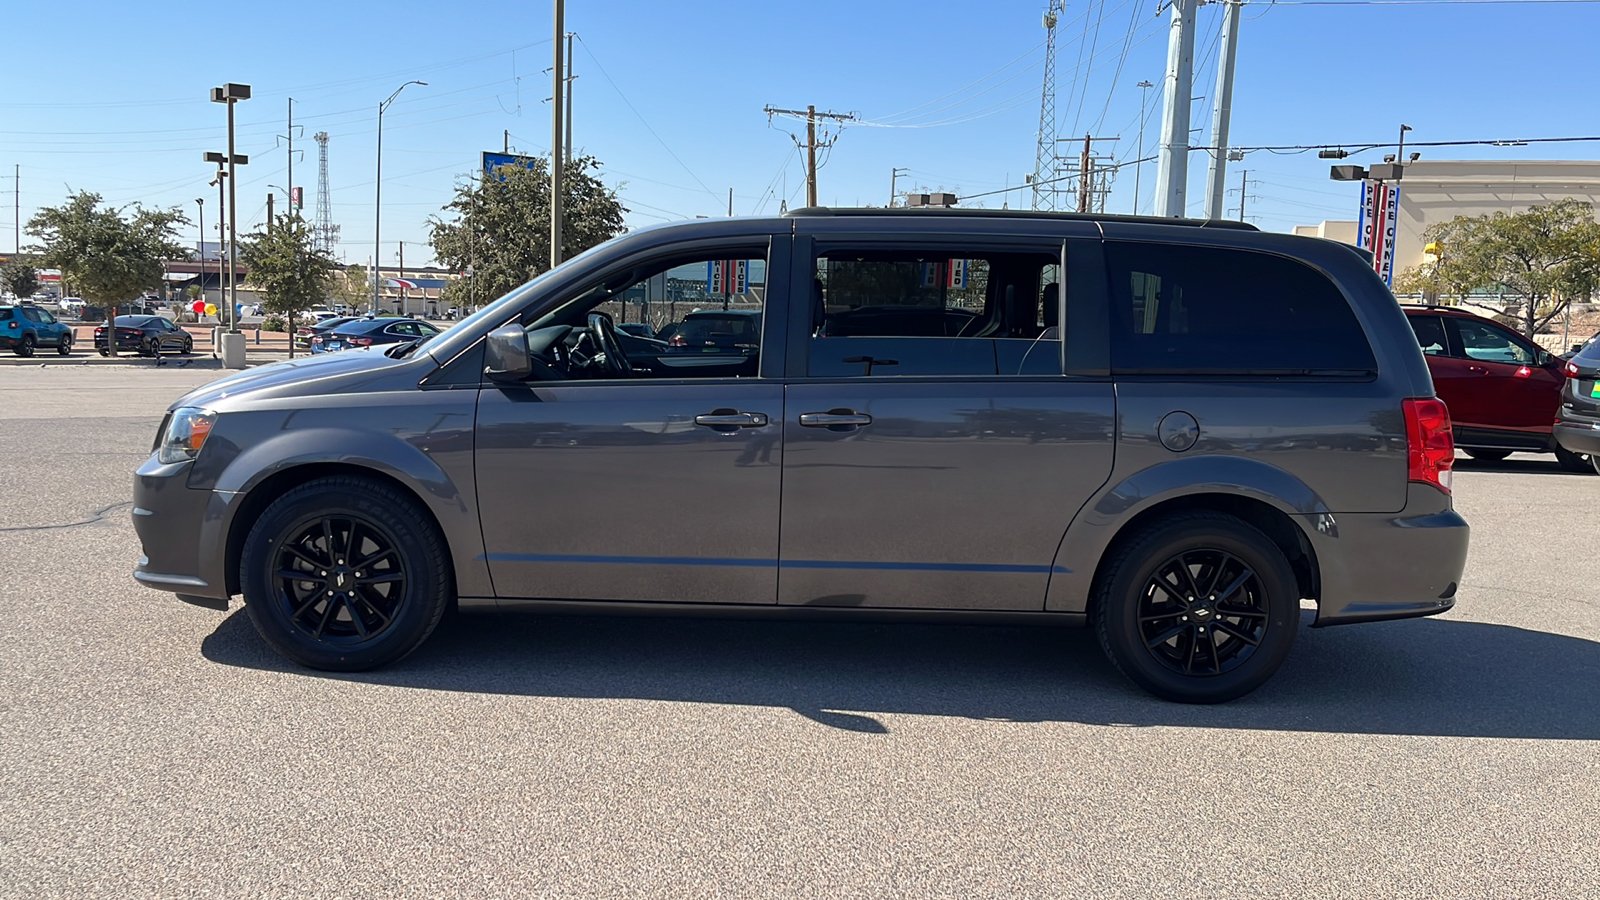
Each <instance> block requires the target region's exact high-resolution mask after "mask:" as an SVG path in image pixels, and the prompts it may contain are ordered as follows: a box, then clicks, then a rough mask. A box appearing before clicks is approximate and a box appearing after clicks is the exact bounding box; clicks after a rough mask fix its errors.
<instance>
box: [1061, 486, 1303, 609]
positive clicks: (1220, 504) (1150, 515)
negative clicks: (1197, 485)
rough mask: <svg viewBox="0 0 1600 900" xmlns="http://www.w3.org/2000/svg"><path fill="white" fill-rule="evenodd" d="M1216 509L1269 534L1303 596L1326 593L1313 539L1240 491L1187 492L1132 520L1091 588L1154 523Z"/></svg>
mask: <svg viewBox="0 0 1600 900" xmlns="http://www.w3.org/2000/svg"><path fill="white" fill-rule="evenodd" d="M1186 512H1214V513H1221V514H1222V515H1226V516H1231V517H1232V518H1235V519H1238V520H1240V521H1241V522H1244V523H1245V524H1246V525H1249V526H1251V527H1253V528H1255V529H1256V530H1257V531H1259V532H1261V533H1262V534H1264V535H1266V537H1267V540H1270V541H1272V543H1273V544H1274V545H1276V546H1277V548H1278V549H1279V550H1280V551H1281V552H1282V553H1283V556H1284V559H1286V560H1287V561H1288V563H1289V568H1290V569H1291V570H1292V571H1293V572H1294V580H1295V585H1296V586H1297V587H1298V588H1299V591H1300V596H1301V597H1309V598H1311V599H1313V600H1315V599H1318V598H1320V597H1321V596H1322V571H1321V568H1320V567H1319V565H1318V563H1317V555H1316V551H1315V549H1313V548H1312V546H1311V540H1310V538H1308V537H1306V534H1305V532H1304V531H1302V530H1301V529H1300V527H1299V526H1298V525H1296V524H1295V522H1294V520H1293V519H1292V518H1290V517H1289V515H1288V514H1287V513H1285V512H1284V511H1283V510H1281V509H1278V508H1276V507H1274V506H1272V505H1271V504H1269V503H1267V502H1265V501H1262V500H1257V499H1255V498H1253V497H1245V496H1241V495H1238V494H1219V493H1203V494H1185V495H1183V496H1180V497H1173V498H1171V499H1169V500H1165V501H1162V502H1160V503H1156V504H1154V505H1152V506H1150V507H1148V508H1146V509H1145V510H1143V511H1142V512H1140V513H1138V514H1136V515H1135V516H1133V518H1131V519H1129V520H1128V521H1127V522H1126V523H1125V524H1124V525H1123V526H1122V527H1121V528H1119V529H1117V532H1116V534H1115V535H1114V536H1113V537H1112V538H1111V540H1110V542H1108V543H1107V544H1106V546H1105V549H1104V550H1103V551H1101V554H1100V558H1099V559H1098V560H1097V561H1096V562H1095V568H1094V575H1093V576H1092V578H1091V579H1090V582H1089V583H1090V585H1091V587H1090V590H1091V591H1096V590H1099V589H1100V587H1101V582H1102V579H1103V578H1104V577H1105V573H1106V569H1107V565H1108V563H1109V561H1110V560H1112V559H1114V558H1115V557H1116V554H1117V551H1118V550H1120V549H1121V548H1122V547H1123V545H1125V544H1126V543H1127V542H1128V541H1131V540H1133V539H1134V538H1136V537H1138V536H1139V535H1140V534H1142V533H1143V532H1144V531H1145V530H1146V529H1148V528H1149V527H1150V526H1151V525H1152V524H1153V523H1155V522H1159V521H1160V520H1162V519H1164V518H1167V517H1169V516H1172V515H1176V514H1178V513H1186Z"/></svg>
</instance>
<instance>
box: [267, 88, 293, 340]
mask: <svg viewBox="0 0 1600 900" xmlns="http://www.w3.org/2000/svg"><path fill="white" fill-rule="evenodd" d="M284 199H285V200H288V201H289V215H291V216H292V215H294V98H293V97H290V98H289V196H288V197H285V198H284ZM267 221H268V222H270V221H272V214H271V213H268V214H267ZM289 343H290V344H293V343H294V341H292V340H291V341H290V342H289Z"/></svg>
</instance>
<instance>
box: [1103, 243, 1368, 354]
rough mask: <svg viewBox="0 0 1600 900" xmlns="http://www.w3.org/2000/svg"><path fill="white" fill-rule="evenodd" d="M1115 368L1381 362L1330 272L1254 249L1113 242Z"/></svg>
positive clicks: (1109, 259) (1110, 254)
mask: <svg viewBox="0 0 1600 900" xmlns="http://www.w3.org/2000/svg"><path fill="white" fill-rule="evenodd" d="M1106 264H1107V268H1108V270H1109V271H1108V275H1109V278H1110V285H1111V303H1112V318H1111V322H1112V328H1111V332H1112V333H1111V366H1112V370H1113V371H1114V372H1119V373H1148V374H1213V373H1214V374H1219V375H1229V374H1233V375H1257V374H1289V375H1292V374H1321V373H1329V374H1335V373H1340V374H1346V373H1347V374H1355V373H1367V372H1371V371H1373V370H1375V369H1376V368H1377V364H1376V362H1375V360H1374V357H1373V354H1372V348H1371V346H1370V345H1369V344H1368V343H1367V337H1366V334H1365V332H1363V331H1362V330H1361V325H1360V323H1359V322H1358V321H1357V320H1356V317H1355V313H1354V312H1352V311H1351V309H1350V304H1349V302H1348V301H1347V300H1346V299H1345V297H1344V294H1343V293H1342V292H1341V291H1340V290H1339V289H1338V287H1337V286H1335V285H1334V283H1333V282H1332V281H1330V280H1328V278H1327V276H1325V275H1323V274H1322V273H1320V272H1318V271H1317V270H1315V269H1313V268H1311V267H1310V266H1307V265H1305V264H1303V263H1300V262H1296V261H1294V260H1291V259H1286V258H1284V257H1280V256H1274V255H1272V254H1267V253H1257V252H1253V251H1249V250H1233V249H1227V248H1219V247H1186V246H1174V245H1170V244H1142V243H1132V242H1111V243H1108V244H1106Z"/></svg>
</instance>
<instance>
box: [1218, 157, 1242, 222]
mask: <svg viewBox="0 0 1600 900" xmlns="http://www.w3.org/2000/svg"><path fill="white" fill-rule="evenodd" d="M1249 196H1250V170H1249V169H1240V170H1239V221H1241V222H1243V221H1244V203H1245V200H1246V198H1248V197H1249ZM1217 218H1221V216H1218V217H1217Z"/></svg>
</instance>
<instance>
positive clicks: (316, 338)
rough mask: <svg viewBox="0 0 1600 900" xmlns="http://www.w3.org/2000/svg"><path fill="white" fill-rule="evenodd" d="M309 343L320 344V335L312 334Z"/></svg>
mask: <svg viewBox="0 0 1600 900" xmlns="http://www.w3.org/2000/svg"><path fill="white" fill-rule="evenodd" d="M311 343H313V344H320V343H322V335H320V334H318V335H313V336H312V338H311Z"/></svg>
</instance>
